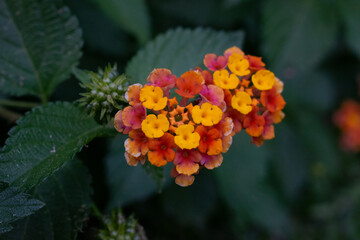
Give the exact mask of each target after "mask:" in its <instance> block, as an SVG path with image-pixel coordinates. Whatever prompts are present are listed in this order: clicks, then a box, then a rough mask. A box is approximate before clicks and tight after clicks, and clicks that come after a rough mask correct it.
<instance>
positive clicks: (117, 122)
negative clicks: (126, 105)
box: [114, 110, 131, 134]
mask: <svg viewBox="0 0 360 240" xmlns="http://www.w3.org/2000/svg"><path fill="white" fill-rule="evenodd" d="M122 114H123V111H122V110H120V111H118V112H117V113H116V115H115V119H114V127H115V129H116V130H117V131H118V132H119V133H124V134H128V133H129V132H130V131H131V127H127V126H125V125H124V122H123V120H122Z"/></svg>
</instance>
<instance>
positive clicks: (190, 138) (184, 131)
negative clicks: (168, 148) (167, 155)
mask: <svg viewBox="0 0 360 240" xmlns="http://www.w3.org/2000/svg"><path fill="white" fill-rule="evenodd" d="M175 134H176V136H175V138H174V140H175V143H176V145H178V146H179V148H181V149H184V148H185V149H192V148H196V147H197V146H199V142H200V135H199V134H198V133H196V132H195V133H194V126H192V125H189V124H184V125H181V126H179V127H178V128H177V129H176V131H175Z"/></svg>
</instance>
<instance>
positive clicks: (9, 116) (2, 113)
mask: <svg viewBox="0 0 360 240" xmlns="http://www.w3.org/2000/svg"><path fill="white" fill-rule="evenodd" d="M0 117H2V118H4V119H6V120H8V121H9V122H11V123H14V122H16V120H18V119H19V118H20V117H21V115H20V114H18V113H15V112H12V111H9V110H7V109H5V108H2V107H0Z"/></svg>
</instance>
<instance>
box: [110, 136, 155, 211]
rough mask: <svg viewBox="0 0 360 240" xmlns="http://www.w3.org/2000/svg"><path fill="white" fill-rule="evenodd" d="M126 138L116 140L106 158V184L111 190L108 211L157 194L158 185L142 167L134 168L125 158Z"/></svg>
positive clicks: (120, 137) (121, 137)
mask: <svg viewBox="0 0 360 240" xmlns="http://www.w3.org/2000/svg"><path fill="white" fill-rule="evenodd" d="M125 139H126V137H125V136H123V135H122V136H119V137H117V138H115V139H114V140H113V141H112V143H111V145H110V150H109V154H108V155H107V156H106V158H105V169H106V182H107V185H108V189H109V202H108V206H107V209H112V208H115V207H119V206H121V207H122V206H124V205H126V204H128V203H132V202H135V201H137V200H140V199H143V198H145V197H147V196H149V195H151V194H153V193H155V192H156V190H157V186H156V183H155V182H154V181H153V180H152V179H151V177H150V176H149V175H148V174H147V173H146V172H145V170H144V169H143V168H141V167H140V166H137V167H132V166H129V165H128V164H127V163H126V160H125V157H124V151H125V148H124V141H125Z"/></svg>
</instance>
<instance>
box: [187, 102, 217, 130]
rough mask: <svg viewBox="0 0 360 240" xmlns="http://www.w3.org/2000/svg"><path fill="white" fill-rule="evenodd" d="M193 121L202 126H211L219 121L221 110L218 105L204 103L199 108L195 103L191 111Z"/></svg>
mask: <svg viewBox="0 0 360 240" xmlns="http://www.w3.org/2000/svg"><path fill="white" fill-rule="evenodd" d="M191 115H192V118H193V120H194V122H195V123H198V124H199V123H201V124H202V125H204V126H212V125H214V124H217V123H219V122H220V120H221V118H222V115H223V112H222V111H221V109H220V108H219V107H218V106H215V105H212V104H210V103H204V104H203V105H201V108H200V107H199V106H198V105H196V106H195V107H194V108H193V109H192V111H191Z"/></svg>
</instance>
